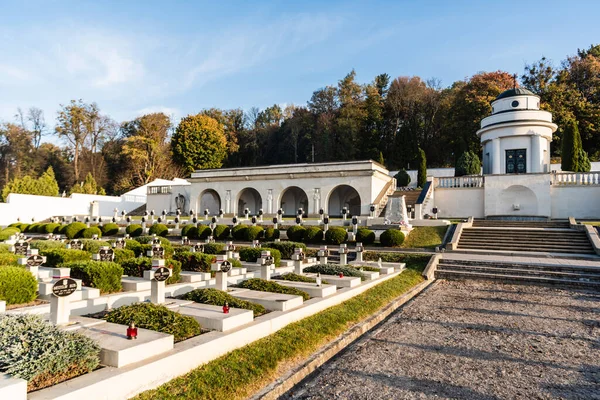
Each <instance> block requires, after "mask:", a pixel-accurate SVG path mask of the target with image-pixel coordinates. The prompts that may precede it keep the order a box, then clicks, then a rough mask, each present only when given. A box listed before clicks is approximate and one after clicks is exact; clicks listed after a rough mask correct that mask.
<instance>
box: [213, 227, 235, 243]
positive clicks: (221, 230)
mask: <svg viewBox="0 0 600 400" xmlns="http://www.w3.org/2000/svg"><path fill="white" fill-rule="evenodd" d="M230 233H231V229H229V227H228V226H227V225H217V226H216V227H215V231H214V237H215V239H216V240H226V239H228V238H229V235H230Z"/></svg>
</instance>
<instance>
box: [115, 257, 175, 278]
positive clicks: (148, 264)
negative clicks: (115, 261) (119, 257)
mask: <svg viewBox="0 0 600 400" xmlns="http://www.w3.org/2000/svg"><path fill="white" fill-rule="evenodd" d="M121 266H122V267H123V273H124V274H125V275H128V276H135V277H139V278H141V277H143V276H144V271H147V270H150V269H152V259H151V258H149V257H141V258H130V259H127V260H124V261H123V263H122V264H121ZM165 267H167V268H170V269H171V276H170V277H169V279H167V284H169V285H170V284H173V283H177V282H179V279H180V278H181V263H180V262H179V261H177V260H172V259H168V260H165Z"/></svg>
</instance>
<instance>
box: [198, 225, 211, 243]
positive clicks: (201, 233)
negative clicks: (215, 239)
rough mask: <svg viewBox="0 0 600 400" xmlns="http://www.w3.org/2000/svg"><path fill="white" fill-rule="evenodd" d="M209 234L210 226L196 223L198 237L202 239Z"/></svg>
mask: <svg viewBox="0 0 600 400" xmlns="http://www.w3.org/2000/svg"><path fill="white" fill-rule="evenodd" d="M209 236H210V228H209V227H208V226H207V225H198V239H199V240H204V239H206V238H207V237H209Z"/></svg>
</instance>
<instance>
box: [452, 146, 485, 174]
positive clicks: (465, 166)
mask: <svg viewBox="0 0 600 400" xmlns="http://www.w3.org/2000/svg"><path fill="white" fill-rule="evenodd" d="M480 172H481V162H480V161H479V157H477V154H475V153H474V152H473V151H465V152H464V153H462V155H461V156H460V157H459V159H458V161H457V162H456V167H455V169H454V176H464V175H479V173H480Z"/></svg>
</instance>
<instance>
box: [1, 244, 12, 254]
mask: <svg viewBox="0 0 600 400" xmlns="http://www.w3.org/2000/svg"><path fill="white" fill-rule="evenodd" d="M2 253H10V245H9V244H6V243H0V254H2Z"/></svg>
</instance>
